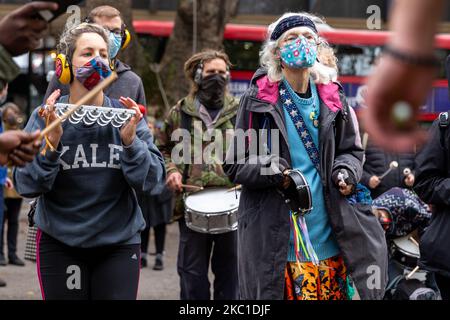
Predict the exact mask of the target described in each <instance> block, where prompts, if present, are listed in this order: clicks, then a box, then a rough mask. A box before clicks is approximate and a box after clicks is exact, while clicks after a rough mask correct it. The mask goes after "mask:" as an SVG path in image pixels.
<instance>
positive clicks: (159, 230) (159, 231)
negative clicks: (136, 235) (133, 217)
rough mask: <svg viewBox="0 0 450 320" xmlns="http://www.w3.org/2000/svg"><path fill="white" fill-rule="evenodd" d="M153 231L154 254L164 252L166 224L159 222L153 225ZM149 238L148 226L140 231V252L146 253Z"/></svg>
mask: <svg viewBox="0 0 450 320" xmlns="http://www.w3.org/2000/svg"><path fill="white" fill-rule="evenodd" d="M153 230H154V232H155V247H156V254H158V253H163V252H164V242H165V239H166V224H165V223H161V224H158V225H157V226H154V227H153ZM149 238H150V227H148V228H145V229H144V230H143V231H142V233H141V241H142V242H141V252H142V253H147V250H148V240H149Z"/></svg>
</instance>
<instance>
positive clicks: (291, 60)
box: [280, 36, 317, 69]
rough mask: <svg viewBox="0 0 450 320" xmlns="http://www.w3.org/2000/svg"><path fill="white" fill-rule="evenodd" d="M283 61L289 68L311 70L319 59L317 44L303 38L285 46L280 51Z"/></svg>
mask: <svg viewBox="0 0 450 320" xmlns="http://www.w3.org/2000/svg"><path fill="white" fill-rule="evenodd" d="M280 54H281V60H283V62H284V63H285V64H286V66H287V67H289V68H296V69H298V68H310V67H312V66H313V65H314V62H315V61H316V57H317V44H316V43H315V42H311V41H308V39H306V38H305V37H303V36H300V37H298V38H297V39H295V40H293V41H291V42H289V43H287V44H285V45H284V46H283V47H282V48H281V49H280Z"/></svg>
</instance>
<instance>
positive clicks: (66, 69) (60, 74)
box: [55, 53, 73, 84]
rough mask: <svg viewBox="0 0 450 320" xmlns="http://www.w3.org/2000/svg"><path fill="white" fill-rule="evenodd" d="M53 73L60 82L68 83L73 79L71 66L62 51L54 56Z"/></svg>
mask: <svg viewBox="0 0 450 320" xmlns="http://www.w3.org/2000/svg"><path fill="white" fill-rule="evenodd" d="M55 75H56V77H57V78H58V80H59V82H61V83H62V84H69V83H71V82H72V81H73V72H72V67H71V65H70V63H69V60H68V59H67V57H66V55H65V54H63V53H60V54H58V55H57V56H56V60H55Z"/></svg>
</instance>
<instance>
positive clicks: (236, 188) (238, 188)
mask: <svg viewBox="0 0 450 320" xmlns="http://www.w3.org/2000/svg"><path fill="white" fill-rule="evenodd" d="M241 189H242V185H241V184H238V185H236V186H234V187H233V188H230V189H228V190H227V192H230V191H234V190H241Z"/></svg>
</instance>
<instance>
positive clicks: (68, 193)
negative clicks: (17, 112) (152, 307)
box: [13, 96, 166, 248]
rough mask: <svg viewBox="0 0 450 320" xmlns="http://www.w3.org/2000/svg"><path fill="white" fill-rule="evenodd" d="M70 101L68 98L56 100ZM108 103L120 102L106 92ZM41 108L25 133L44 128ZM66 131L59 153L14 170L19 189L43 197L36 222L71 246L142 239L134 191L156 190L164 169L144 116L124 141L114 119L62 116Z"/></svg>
mask: <svg viewBox="0 0 450 320" xmlns="http://www.w3.org/2000/svg"><path fill="white" fill-rule="evenodd" d="M67 101H68V96H63V97H61V98H60V100H59V102H63V103H67ZM103 106H105V107H114V108H120V107H123V106H122V105H121V104H120V102H119V101H118V100H111V99H109V98H108V97H106V96H105V99H104V103H103ZM37 111H38V110H37V109H36V110H34V112H33V113H32V115H31V118H30V120H29V121H28V124H27V126H26V128H25V130H26V131H28V132H32V131H34V130H36V129H43V128H44V127H45V124H44V121H43V119H42V118H40V117H39V116H38V114H37ZM63 130H64V133H63V135H62V137H61V141H60V143H59V145H58V147H57V149H56V150H55V151H54V152H51V151H50V150H48V151H47V153H46V155H45V156H42V155H41V154H38V155H37V156H36V158H35V159H34V160H33V162H31V163H29V164H27V165H26V166H25V167H24V168H16V169H15V170H14V173H13V177H14V184H15V186H16V189H17V191H18V192H19V194H21V195H22V196H24V197H27V198H33V197H37V196H39V200H38V204H37V208H36V213H35V217H34V220H35V223H36V225H37V226H38V228H39V229H41V230H42V231H43V232H45V233H47V234H49V235H50V236H52V237H54V238H55V239H57V240H59V241H61V242H63V243H65V244H67V245H69V246H72V247H81V248H89V247H98V246H105V245H115V244H138V243H140V231H141V230H143V229H144V227H145V221H144V219H143V216H142V212H141V209H140V208H139V206H138V203H137V199H136V195H135V193H134V191H133V189H135V190H139V191H142V192H147V193H150V194H153V193H159V192H160V191H161V189H162V187H163V186H164V182H165V175H166V174H165V168H164V160H163V157H162V156H161V154H160V152H159V151H158V149H157V148H156V147H155V145H154V144H153V142H152V141H153V139H152V136H151V133H150V131H149V129H148V127H147V125H146V123H145V121H144V120H141V121H140V122H139V124H138V127H137V132H136V138H135V139H134V141H133V143H132V144H131V145H129V146H127V147H125V146H123V145H122V142H121V137H120V132H119V129H117V128H114V127H113V126H111V125H107V126H104V127H101V126H99V125H98V124H94V125H92V126H86V125H84V124H83V122H80V123H78V124H76V125H74V124H72V123H70V122H69V121H65V122H63Z"/></svg>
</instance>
